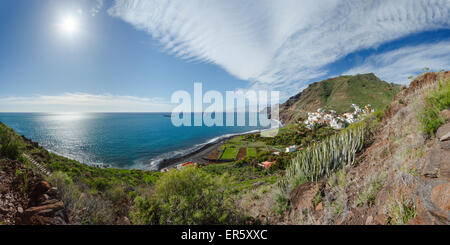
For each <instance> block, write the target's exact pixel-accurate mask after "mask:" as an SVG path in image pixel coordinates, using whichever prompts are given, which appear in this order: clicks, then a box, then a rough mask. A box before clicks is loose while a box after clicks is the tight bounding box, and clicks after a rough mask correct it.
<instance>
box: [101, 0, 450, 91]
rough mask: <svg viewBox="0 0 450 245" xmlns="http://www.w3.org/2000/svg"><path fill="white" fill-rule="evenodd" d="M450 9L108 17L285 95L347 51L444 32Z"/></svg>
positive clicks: (177, 11) (118, 12)
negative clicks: (410, 35) (279, 89)
mask: <svg viewBox="0 0 450 245" xmlns="http://www.w3.org/2000/svg"><path fill="white" fill-rule="evenodd" d="M449 10H450V1H447V0H414V1H411V0H395V1H392V0H364V1H361V0H345V1H339V0H322V1H320V4H319V3H318V2H317V0H302V1H298V0H280V1H273V0H257V1H256V0H255V1H240V0H226V1H225V0H224V1H210V0H190V1H184V0H173V1H161V0H116V1H115V3H114V5H113V6H112V7H111V8H110V9H109V13H110V15H112V16H115V17H119V18H121V19H123V20H124V21H126V22H128V23H130V24H132V25H133V26H135V27H136V28H137V29H140V30H145V31H147V32H148V33H149V34H151V35H152V37H153V38H154V39H156V40H158V41H159V42H160V43H161V45H162V49H163V50H164V51H165V52H168V53H170V54H173V55H175V56H177V57H179V58H183V59H187V60H196V61H201V62H210V63H214V64H217V65H219V66H221V67H222V68H223V69H225V70H227V71H228V72H229V73H230V74H232V75H234V76H236V77H238V78H240V79H244V80H249V81H250V82H252V85H253V86H254V87H264V86H265V85H270V87H272V88H282V89H284V90H291V89H295V88H301V87H304V86H305V85H306V83H307V81H309V80H311V79H315V78H317V77H321V76H324V75H327V73H328V70H326V68H325V67H326V65H328V64H330V63H333V62H335V61H337V60H339V59H341V58H343V57H345V56H346V55H348V54H350V53H352V52H355V51H358V50H362V49H367V48H376V47H377V46H379V45H380V44H382V43H385V42H388V41H391V40H394V39H397V38H400V37H403V36H406V35H409V34H412V33H417V32H421V31H427V30H433V29H440V28H449V26H450V15H449V12H450V11H449ZM291 92H292V91H291Z"/></svg>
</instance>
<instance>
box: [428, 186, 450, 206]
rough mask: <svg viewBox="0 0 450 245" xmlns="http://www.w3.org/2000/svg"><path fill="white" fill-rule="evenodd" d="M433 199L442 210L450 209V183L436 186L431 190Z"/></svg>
mask: <svg viewBox="0 0 450 245" xmlns="http://www.w3.org/2000/svg"><path fill="white" fill-rule="evenodd" d="M431 201H432V202H433V203H434V204H435V205H436V206H437V207H438V208H440V209H441V210H442V211H450V183H449V182H447V183H444V184H440V185H438V186H436V187H434V188H433V190H432V191H431Z"/></svg>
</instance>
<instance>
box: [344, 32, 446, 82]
mask: <svg viewBox="0 0 450 245" xmlns="http://www.w3.org/2000/svg"><path fill="white" fill-rule="evenodd" d="M449 57H450V41H444V42H439V43H433V44H422V45H418V46H412V47H403V48H400V49H397V50H393V51H389V52H385V53H382V54H377V55H373V56H369V57H368V58H367V59H366V60H365V61H364V62H363V63H362V64H361V65H359V66H357V67H355V68H352V69H351V70H349V71H347V72H345V74H350V75H353V74H358V73H360V74H361V73H369V72H373V73H375V75H377V76H379V77H380V78H381V79H383V80H386V81H390V82H394V83H399V84H408V83H409V81H408V77H409V76H411V75H417V74H418V72H420V71H421V70H422V68H424V67H428V68H430V69H431V70H434V71H439V70H441V69H448V68H449V67H450V59H449Z"/></svg>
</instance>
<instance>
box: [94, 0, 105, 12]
mask: <svg viewBox="0 0 450 245" xmlns="http://www.w3.org/2000/svg"><path fill="white" fill-rule="evenodd" d="M103 3H104V0H96V1H95V5H94V6H93V7H92V8H91V15H92V16H96V15H97V14H98V13H99V12H100V10H101V9H102V8H103Z"/></svg>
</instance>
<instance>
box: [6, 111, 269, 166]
mask: <svg viewBox="0 0 450 245" xmlns="http://www.w3.org/2000/svg"><path fill="white" fill-rule="evenodd" d="M167 115H170V114H167V113H165V114H164V113H136V114H133V113H86V114H72V113H66V114H53V113H0V121H1V122H3V123H5V124H7V125H8V126H9V127H11V128H13V129H14V130H16V132H18V133H19V134H21V135H24V136H25V137H27V138H30V139H32V140H33V141H36V142H38V143H39V144H40V145H42V146H43V147H45V148H46V149H48V150H50V151H51V152H54V153H57V154H60V155H63V156H65V157H68V158H71V159H75V160H78V161H80V162H82V163H85V164H96V165H97V164H104V165H109V166H112V167H117V168H127V169H151V170H156V169H159V167H158V163H159V162H160V161H161V160H162V159H167V158H172V157H179V156H181V155H183V154H186V153H188V152H192V151H193V150H196V149H199V148H200V147H201V146H203V145H204V144H206V143H207V142H211V141H215V140H218V139H220V137H223V136H224V135H230V134H238V133H243V132H249V131H253V130H260V129H262V127H261V126H258V127H254V126H240V127H238V126H233V127H207V126H200V127H175V126H173V125H172V123H171V118H170V117H168V116H167ZM224 118H225V116H224ZM247 119H248V116H247ZM247 121H248V120H247Z"/></svg>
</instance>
